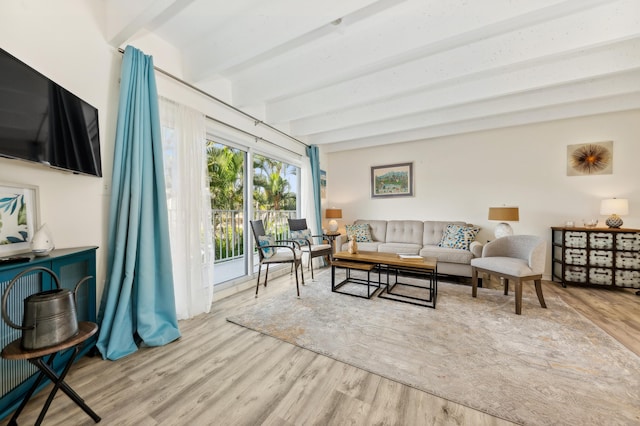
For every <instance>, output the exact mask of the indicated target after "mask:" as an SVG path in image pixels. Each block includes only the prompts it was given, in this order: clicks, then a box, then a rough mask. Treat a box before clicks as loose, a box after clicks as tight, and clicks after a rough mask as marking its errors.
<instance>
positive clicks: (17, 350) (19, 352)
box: [2, 321, 101, 425]
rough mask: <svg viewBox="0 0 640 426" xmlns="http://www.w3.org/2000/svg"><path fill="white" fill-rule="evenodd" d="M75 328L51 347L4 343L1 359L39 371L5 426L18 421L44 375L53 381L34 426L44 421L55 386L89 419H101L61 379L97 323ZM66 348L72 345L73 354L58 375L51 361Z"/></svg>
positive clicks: (15, 423)
mask: <svg viewBox="0 0 640 426" xmlns="http://www.w3.org/2000/svg"><path fill="white" fill-rule="evenodd" d="M78 328H79V331H78V334H76V335H75V336H73V337H71V338H69V339H67V340H65V341H64V342H62V343H60V344H58V345H55V346H51V347H47V348H41V349H33V350H28V349H23V348H22V346H21V345H20V339H16V340H14V341H13V342H11V343H9V344H8V345H7V346H5V348H4V349H3V350H2V358H4V359H9V360H10V359H13V360H27V361H29V362H30V363H31V364H33V365H35V366H36V367H38V369H39V370H40V374H39V375H38V378H37V379H36V381H35V382H34V383H33V385H32V386H31V388H30V389H29V391H28V392H27V393H26V394H25V396H24V399H23V400H22V403H21V404H20V406H19V407H18V409H17V410H16V411H15V413H13V416H12V417H11V420H9V425H17V424H18V423H17V419H18V416H19V415H20V413H21V412H22V410H23V409H24V407H25V406H26V405H27V402H28V401H29V399H31V397H32V396H33V393H34V392H35V390H36V389H37V388H38V386H39V385H40V383H41V382H42V380H43V379H44V378H45V376H46V377H47V378H49V379H50V380H51V382H52V383H53V389H52V390H51V393H49V397H48V398H47V401H46V402H45V404H44V407H42V411H40V415H39V416H38V420H37V421H36V423H35V424H36V425H40V424H41V423H42V420H44V416H45V415H46V414H47V410H48V409H49V406H50V405H51V402H52V401H53V398H54V397H55V395H56V392H57V391H58V389H62V391H63V392H64V393H66V394H67V395H68V396H69V398H71V399H72V400H73V402H75V403H76V404H77V405H78V406H79V407H80V408H82V409H83V410H84V412H85V413H87V414H88V415H89V417H91V418H92V419H93V421H95V422H96V423H98V422H99V421H100V420H101V419H100V416H98V415H97V414H96V413H95V412H94V411H93V410H92V409H91V408H89V406H88V405H87V404H85V402H84V400H83V399H82V398H80V396H79V395H78V394H77V393H76V392H75V391H74V390H73V389H71V387H70V386H69V385H67V383H66V382H65V381H64V378H65V377H66V375H67V373H68V372H69V369H70V368H71V365H72V364H73V362H74V361H75V358H76V356H77V355H78V352H79V351H80V346H81V344H82V343H84V342H85V341H86V340H87V339H89V338H90V337H91V336H93V335H94V334H96V332H97V331H98V325H97V324H95V323H93V322H88V321H81V322H79V323H78ZM69 348H73V350H74V353H73V355H72V356H71V357H70V358H69V360H68V361H67V363H66V364H65V365H64V368H63V369H62V372H61V373H60V375H58V374H57V373H56V372H55V371H54V370H53V368H52V365H53V360H54V358H55V356H56V354H57V353H58V352H60V351H62V350H64V349H69ZM47 356H49V359H48V360H46V361H45V357H47Z"/></svg>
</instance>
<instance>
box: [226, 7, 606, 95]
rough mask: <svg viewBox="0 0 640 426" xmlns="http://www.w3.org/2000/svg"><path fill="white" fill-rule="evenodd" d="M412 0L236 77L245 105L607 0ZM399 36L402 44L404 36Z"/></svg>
mask: <svg viewBox="0 0 640 426" xmlns="http://www.w3.org/2000/svg"><path fill="white" fill-rule="evenodd" d="M494 3H496V4H493V5H492V7H487V6H486V4H485V3H482V2H473V3H471V4H468V3H464V4H463V3H457V2H424V1H409V2H406V3H404V4H402V5H399V6H397V7H396V8H394V9H393V10H391V11H389V12H388V13H386V14H384V15H379V16H373V17H371V18H369V19H367V20H366V21H362V22H358V23H355V24H353V25H350V26H348V27H347V28H345V29H344V30H343V31H340V32H338V31H336V32H334V33H333V34H331V37H325V38H324V39H321V40H318V41H316V42H315V43H312V44H308V45H307V46H305V49H304V50H303V51H295V52H290V54H289V55H282V56H280V57H278V58H277V60H271V61H269V60H267V61H264V62H263V63H261V64H259V65H258V66H255V67H253V68H250V69H248V70H245V71H243V72H241V73H239V74H238V75H235V76H234V92H235V100H236V102H237V103H238V104H239V105H246V104H251V103H256V102H265V101H269V100H271V101H273V100H276V99H282V98H284V97H290V96H295V95H298V94H301V93H305V92H309V91H313V90H316V89H318V88H320V87H324V86H326V85H333V84H338V83H340V82H344V81H348V80H352V79H354V78H357V77H360V76H363V75H367V74H372V73H375V72H377V71H381V70H383V69H386V68H389V67H391V66H396V65H399V64H402V63H407V62H412V61H415V60H416V59H419V58H422V57H424V56H429V55H433V54H436V53H438V52H441V51H444V50H448V49H452V48H455V47H459V46H464V45H467V44H470V43H474V42H476V41H478V40H482V39H486V38H490V37H494V36H496V35H499V34H503V33H506V32H511V31H514V30H518V29H522V28H525V27H527V26H531V25H534V24H536V23H539V22H541V21H542V20H545V19H546V20H548V19H555V18H558V17H561V16H566V15H567V14H570V13H575V12H576V9H577V8H579V10H583V9H586V8H589V7H593V6H594V5H597V4H600V3H602V0H596V1H590V2H575V1H573V2H566V1H559V0H545V1H544V2H541V1H539V2H509V1H506V0H500V1H498V2H494ZM399 41H401V42H399Z"/></svg>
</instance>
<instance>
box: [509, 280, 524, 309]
mask: <svg viewBox="0 0 640 426" xmlns="http://www.w3.org/2000/svg"><path fill="white" fill-rule="evenodd" d="M505 285H506V284H505ZM521 313H522V281H520V280H517V281H516V314H518V315H520V314H521Z"/></svg>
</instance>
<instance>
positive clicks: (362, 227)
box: [345, 223, 373, 243]
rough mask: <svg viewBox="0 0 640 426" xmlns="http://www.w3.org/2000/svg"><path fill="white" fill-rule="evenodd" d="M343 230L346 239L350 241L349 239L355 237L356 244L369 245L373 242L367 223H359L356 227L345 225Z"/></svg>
mask: <svg viewBox="0 0 640 426" xmlns="http://www.w3.org/2000/svg"><path fill="white" fill-rule="evenodd" d="M345 229H346V231H347V238H348V239H349V240H351V237H353V236H355V237H356V242H358V243H370V242H371V241H373V240H372V239H371V230H370V229H369V224H368V223H360V224H357V225H345Z"/></svg>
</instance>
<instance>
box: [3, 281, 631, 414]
mask: <svg viewBox="0 0 640 426" xmlns="http://www.w3.org/2000/svg"><path fill="white" fill-rule="evenodd" d="M294 285H295V284H294V282H293V280H292V279H291V278H290V277H289V276H288V275H286V276H284V277H281V278H278V279H274V280H272V281H271V282H270V283H269V291H286V292H290V293H291V294H292V297H295V295H294V294H295V293H294V291H295V290H294V288H293V286H294ZM461 285H462V284H461ZM496 285H499V284H497V283H488V285H487V286H496ZM469 291H471V289H469ZM529 292H530V293H531V295H533V294H534V291H533V285H525V293H529ZM544 293H545V295H547V296H550V295H552V294H555V295H558V296H560V297H561V298H563V299H564V300H565V301H566V302H567V303H568V304H569V305H571V306H573V307H574V308H575V309H577V310H578V311H579V312H581V313H582V314H583V315H585V316H587V317H588V318H590V319H591V320H592V321H593V322H594V323H595V324H597V325H598V326H600V327H602V328H603V329H604V330H605V331H607V332H608V333H609V334H611V335H612V336H613V337H614V338H616V339H618V340H619V341H620V342H621V343H623V344H624V345H626V346H627V347H628V348H629V349H630V350H632V351H633V352H635V353H636V354H638V355H639V356H640V297H638V296H636V295H635V292H634V291H631V290H628V289H617V290H606V289H598V288H580V287H571V288H567V289H563V288H562V287H561V286H560V285H558V284H556V283H549V282H545V283H544ZM440 297H446V295H441V296H440ZM253 300H254V299H253V291H252V290H248V291H245V292H242V293H238V294H236V295H234V296H231V297H229V298H226V299H223V300H220V301H216V302H214V305H213V309H212V312H211V313H210V314H207V315H201V316H199V317H197V318H195V319H192V320H188V321H181V322H180V327H181V331H182V336H183V337H182V338H181V339H180V340H179V341H177V342H174V343H172V344H169V345H167V346H165V347H161V348H144V349H141V350H139V351H138V352H136V353H135V354H133V355H131V356H129V357H127V358H125V359H122V360H119V361H117V362H111V361H102V360H101V359H100V358H99V357H94V358H91V357H84V358H82V359H81V360H80V361H79V362H78V363H77V364H76V365H75V366H74V367H73V368H72V370H71V372H70V373H69V376H68V377H67V381H68V382H69V384H70V385H71V386H72V387H73V388H74V389H75V390H76V391H77V392H78V393H79V394H80V395H81V396H82V397H83V398H84V399H85V401H86V402H87V403H88V404H89V405H90V406H91V407H92V408H93V409H94V410H95V411H96V412H97V413H98V414H99V415H100V416H102V419H103V420H102V422H101V424H105V425H259V424H265V425H294V424H295V425H298V424H315V425H344V424H354V425H508V424H512V423H510V422H507V421H504V420H501V419H498V418H495V417H492V416H489V415H487V414H484V413H482V412H479V411H476V410H473V409H470V408H467V407H465V406H462V405H459V404H455V403H452V402H449V401H447V400H444V399H441V398H438V397H435V396H432V395H430V394H427V393H425V392H421V391H418V390H416V389H413V388H411V387H408V386H405V385H401V384H399V383H396V382H393V381H391V380H388V379H385V378H382V377H380V376H377V375H375V374H371V373H368V372H366V371H364V370H360V369H358V368H355V367H352V366H349V365H347V364H344V363H341V362H338V361H334V360H332V359H330V358H327V357H325V356H322V355H318V354H316V353H314V352H310V351H307V350H305V349H301V348H299V347H297V346H294V345H291V344H288V343H284V342H282V341H280V340H277V339H275V338H272V337H268V336H265V335H262V334H260V333H257V332H254V331H250V330H248V329H245V328H243V327H240V326H237V325H234V324H231V323H228V322H227V321H226V320H225V318H226V316H227V315H228V314H230V313H233V312H234V311H235V310H236V309H237V308H238V307H241V306H243V305H244V304H246V303H251V302H253ZM523 315H526V309H525V310H523ZM48 389H49V388H47V389H45V391H43V392H41V393H40V394H39V395H38V396H37V397H35V398H34V399H33V400H32V401H31V402H30V403H29V404H28V406H27V408H26V410H25V412H24V413H23V414H22V415H21V417H20V418H19V423H20V424H22V425H27V424H33V423H34V422H35V419H36V418H37V416H38V414H39V411H40V408H41V407H42V405H43V403H44V400H45V397H46V395H47V394H48ZM469 391H470V392H472V391H473V390H472V389H470V390H469ZM6 422H7V419H5V420H4V421H2V422H0V424H3V425H4V424H6ZM44 424H45V425H65V426H67V425H91V424H94V423H93V421H92V420H91V419H90V418H89V417H88V416H87V415H86V414H84V412H82V411H81V410H80V409H79V408H77V407H76V406H75V405H74V404H73V403H72V402H71V401H70V400H69V398H68V397H67V396H66V395H64V394H62V393H59V394H58V395H57V396H56V398H55V400H54V401H53V404H52V406H51V408H50V410H49V412H48V414H47V416H46V418H45V421H44Z"/></svg>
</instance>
